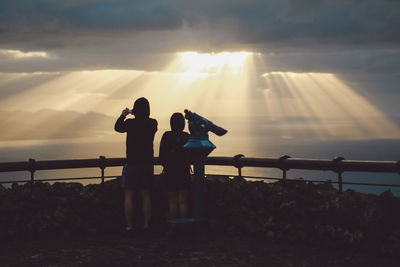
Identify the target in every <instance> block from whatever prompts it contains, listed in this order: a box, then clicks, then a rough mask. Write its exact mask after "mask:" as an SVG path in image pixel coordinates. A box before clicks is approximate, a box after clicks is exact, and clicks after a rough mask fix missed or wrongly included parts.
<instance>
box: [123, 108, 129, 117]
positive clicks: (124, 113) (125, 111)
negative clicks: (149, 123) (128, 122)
mask: <svg viewBox="0 0 400 267" xmlns="http://www.w3.org/2000/svg"><path fill="white" fill-rule="evenodd" d="M128 114H129V108H125V109H124V110H123V111H122V113H121V115H122V116H126V115H128Z"/></svg>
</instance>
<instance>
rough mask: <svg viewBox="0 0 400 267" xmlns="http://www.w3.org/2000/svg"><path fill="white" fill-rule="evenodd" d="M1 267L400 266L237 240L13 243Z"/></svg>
mask: <svg viewBox="0 0 400 267" xmlns="http://www.w3.org/2000/svg"><path fill="white" fill-rule="evenodd" d="M0 251H1V252H0V265H1V266H4V267H5V266H54V267H55V266H360V267H361V266H362V267H365V266H385V267H390V266H399V264H400V258H396V257H395V256H381V255H379V254H373V253H365V252H361V251H357V250H356V249H355V250H354V249H352V250H347V249H340V248H330V249H327V248H326V247H315V246H306V245H300V244H288V243H275V242H267V241H265V240H260V239H257V238H254V237H249V236H237V235H236V236H232V235H226V234H223V235H215V234H214V235H207V234H201V235H197V236H196V235H186V236H176V235H165V234H153V235H150V236H148V235H147V236H144V235H136V236H134V237H129V238H128V237H125V236H123V235H118V234H113V235H110V234H108V235H96V236H86V237H73V238H67V237H62V238H46V239H41V240H25V241H9V242H7V243H2V244H1V250H0Z"/></svg>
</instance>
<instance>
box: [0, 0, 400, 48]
mask: <svg viewBox="0 0 400 267" xmlns="http://www.w3.org/2000/svg"><path fill="white" fill-rule="evenodd" d="M0 24H1V25H2V26H1V27H0V30H1V32H2V34H3V35H4V34H5V35H6V36H7V35H8V37H9V38H11V39H12V38H13V37H14V38H16V37H18V35H19V34H23V33H28V32H29V33H32V32H33V33H36V34H39V35H40V34H54V35H57V34H59V33H63V34H68V35H74V34H76V33H77V32H85V33H88V32H91V34H92V35H99V34H100V35H107V34H116V33H121V32H138V31H148V30H157V31H160V30H176V29H179V28H181V27H183V25H184V24H186V25H189V27H192V28H194V29H197V28H198V29H204V28H207V32H208V33H209V34H211V35H210V36H209V38H210V40H212V39H213V38H216V37H217V36H218V35H219V34H221V33H224V32H225V33H226V31H227V32H229V33H230V34H231V35H232V36H233V37H234V38H236V41H240V42H243V43H248V44H256V43H264V42H270V43H274V42H278V43H281V44H282V43H284V44H287V45H290V44H292V42H293V41H299V42H303V41H312V42H321V43H356V44H359V42H361V41H362V42H370V43H371V42H372V43H397V42H398V41H399V40H400V33H399V31H398V30H397V29H398V27H399V25H400V2H399V1H389V0H383V1H382V0H367V1H356V0H353V1H344V0H340V1H337V0H336V1H333V0H323V1H316V0H300V1H299V0H296V1H294V0H286V1H276V0H271V1H254V0H253V1H247V0H246V1H244V0H242V1H226V0H225V1H207V0H205V1H198V2H192V1H191V2H188V1H178V0H170V1H161V0H153V1H144V0H140V1H138V0H137V1H104V0H103V1H51V0H36V1H27V0H25V1H14V0H6V1H2V7H1V9H0ZM34 36H35V35H31V36H30V37H31V38H34ZM2 39H3V41H2V42H3V43H4V42H6V41H7V40H4V38H2ZM217 39H218V38H217ZM182 41H185V40H182ZM205 41H207V40H205ZM218 41H219V42H220V41H221V40H220V39H218ZM226 41H229V40H226Z"/></svg>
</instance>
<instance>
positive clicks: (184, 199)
mask: <svg viewBox="0 0 400 267" xmlns="http://www.w3.org/2000/svg"><path fill="white" fill-rule="evenodd" d="M178 198H179V200H178V201H179V217H180V218H185V217H187V216H188V190H181V191H179V193H178Z"/></svg>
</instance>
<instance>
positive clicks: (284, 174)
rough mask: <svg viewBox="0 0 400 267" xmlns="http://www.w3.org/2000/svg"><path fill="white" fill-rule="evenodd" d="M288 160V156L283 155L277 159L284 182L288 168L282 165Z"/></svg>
mask: <svg viewBox="0 0 400 267" xmlns="http://www.w3.org/2000/svg"><path fill="white" fill-rule="evenodd" d="M288 158H290V156H288V155H284V156H282V157H280V158H279V159H278V162H279V165H280V166H281V167H280V169H281V170H282V171H283V173H282V179H283V180H284V181H286V172H287V171H288V170H289V168H288V167H286V166H284V165H283V161H285V160H286V159H288Z"/></svg>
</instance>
